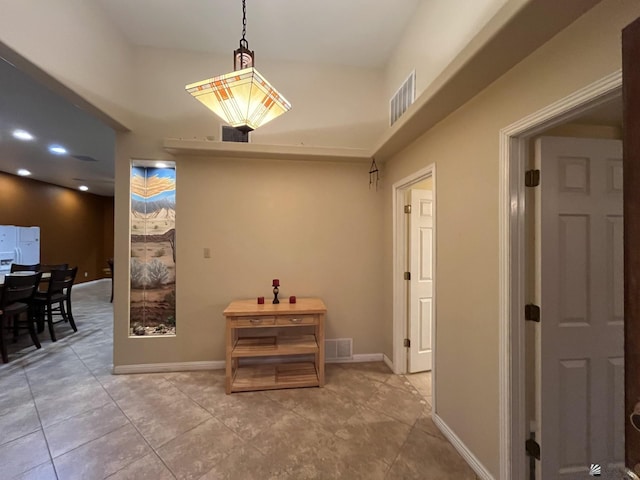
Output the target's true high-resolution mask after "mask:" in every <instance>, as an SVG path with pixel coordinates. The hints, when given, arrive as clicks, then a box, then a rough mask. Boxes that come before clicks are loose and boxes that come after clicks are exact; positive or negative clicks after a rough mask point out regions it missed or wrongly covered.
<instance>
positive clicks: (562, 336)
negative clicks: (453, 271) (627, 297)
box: [536, 137, 624, 480]
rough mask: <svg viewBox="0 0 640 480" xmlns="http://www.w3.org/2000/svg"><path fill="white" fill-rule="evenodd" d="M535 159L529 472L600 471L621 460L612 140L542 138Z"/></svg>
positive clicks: (578, 474)
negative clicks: (537, 317)
mask: <svg viewBox="0 0 640 480" xmlns="http://www.w3.org/2000/svg"><path fill="white" fill-rule="evenodd" d="M536 162H537V164H538V167H537V168H539V169H540V171H541V182H540V187H538V188H537V189H536V190H537V192H536V195H537V205H536V216H537V235H539V237H538V238H539V242H537V248H538V252H537V254H536V257H537V261H538V262H539V263H538V265H537V268H539V272H538V282H539V283H538V294H539V300H538V301H539V303H540V307H541V322H540V324H539V326H538V330H537V339H536V340H537V379H536V381H537V388H536V390H537V399H536V401H537V417H538V418H537V421H538V426H539V428H540V432H539V433H538V435H537V437H538V438H539V442H540V446H541V459H540V469H538V470H539V473H540V474H541V478H543V479H545V480H546V479H584V478H589V469H590V466H591V465H592V464H596V465H600V467H601V468H602V476H603V477H606V476H607V474H606V473H605V472H608V471H612V470H614V469H615V468H616V467H617V466H622V465H623V460H624V426H623V422H624V418H623V417H624V375H623V253H622V252H623V250H622V246H623V244H622V226H623V224H622V142H620V141H616V140H591V139H575V138H553V137H545V138H542V139H539V140H538V142H537V143H536ZM539 478H540V477H539Z"/></svg>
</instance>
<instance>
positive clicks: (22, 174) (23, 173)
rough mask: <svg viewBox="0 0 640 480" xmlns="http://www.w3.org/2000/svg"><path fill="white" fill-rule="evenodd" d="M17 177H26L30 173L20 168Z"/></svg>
mask: <svg viewBox="0 0 640 480" xmlns="http://www.w3.org/2000/svg"><path fill="white" fill-rule="evenodd" d="M18 175H20V176H21V177H26V176H28V175H31V172H30V171H29V170H27V169H26V168H21V169H20V170H18Z"/></svg>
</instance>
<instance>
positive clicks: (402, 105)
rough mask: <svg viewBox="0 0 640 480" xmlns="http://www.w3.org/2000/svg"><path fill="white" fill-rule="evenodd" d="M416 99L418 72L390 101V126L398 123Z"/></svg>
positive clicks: (412, 73) (412, 75) (414, 73)
mask: <svg viewBox="0 0 640 480" xmlns="http://www.w3.org/2000/svg"><path fill="white" fill-rule="evenodd" d="M415 99H416V71H415V70H414V71H413V72H411V74H410V75H409V77H408V78H407V79H406V80H405V81H404V82H403V84H402V85H401V86H400V88H399V89H398V91H397V92H396V93H395V94H394V95H393V97H391V100H390V101H389V126H391V125H393V124H394V123H396V121H397V120H398V119H399V118H400V117H401V116H402V114H403V113H404V112H406V111H407V109H408V108H409V106H410V105H411V104H412V103H413V102H414V100H415Z"/></svg>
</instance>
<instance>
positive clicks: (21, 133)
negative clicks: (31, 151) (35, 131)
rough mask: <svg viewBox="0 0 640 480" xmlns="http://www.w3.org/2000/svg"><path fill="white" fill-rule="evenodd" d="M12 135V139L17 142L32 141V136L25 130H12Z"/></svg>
mask: <svg viewBox="0 0 640 480" xmlns="http://www.w3.org/2000/svg"><path fill="white" fill-rule="evenodd" d="M12 135H13V136H14V138H17V139H18V140H26V141H28V140H33V135H31V134H30V133H29V132H27V131H26V130H14V131H13V133H12Z"/></svg>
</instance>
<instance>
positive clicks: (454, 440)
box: [431, 412, 495, 480]
mask: <svg viewBox="0 0 640 480" xmlns="http://www.w3.org/2000/svg"><path fill="white" fill-rule="evenodd" d="M431 418H432V419H433V423H435V424H436V426H437V427H438V428H439V429H440V431H441V432H442V434H443V435H444V436H445V437H446V438H447V440H449V441H450V442H451V444H452V445H453V447H454V448H455V449H456V450H457V451H458V453H459V454H460V455H461V456H462V458H464V459H465V461H466V462H467V463H468V464H469V466H470V467H471V468H472V469H473V471H474V472H476V475H478V477H480V478H481V479H483V480H495V478H494V477H493V476H492V475H491V474H490V473H489V471H488V470H487V469H486V468H485V467H484V465H482V463H480V460H478V459H477V458H476V456H475V455H474V454H473V453H471V450H469V449H468V448H467V446H466V445H465V444H464V443H463V442H462V440H460V439H459V438H458V436H457V435H456V434H455V433H454V432H453V430H451V429H450V428H449V426H448V425H447V424H446V423H444V421H443V420H442V419H441V418H440V417H439V416H438V415H437V414H436V413H435V412H433V413H432V414H431Z"/></svg>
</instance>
